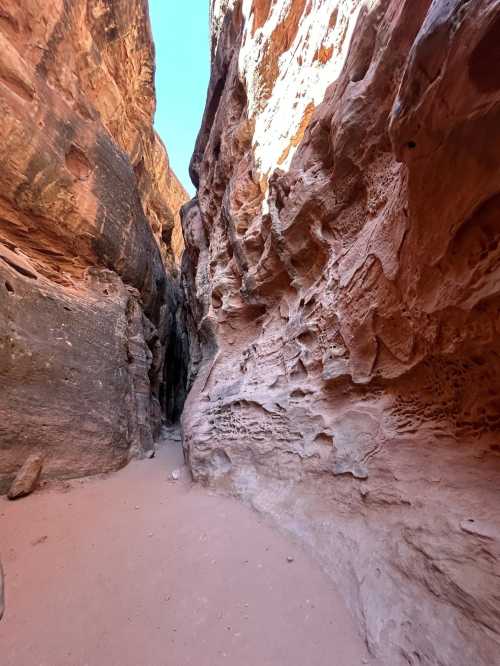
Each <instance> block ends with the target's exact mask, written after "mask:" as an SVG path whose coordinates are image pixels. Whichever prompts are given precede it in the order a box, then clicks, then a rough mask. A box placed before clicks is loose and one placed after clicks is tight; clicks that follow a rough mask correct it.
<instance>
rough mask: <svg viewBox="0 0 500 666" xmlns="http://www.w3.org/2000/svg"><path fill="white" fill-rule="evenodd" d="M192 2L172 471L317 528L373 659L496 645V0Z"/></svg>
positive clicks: (448, 655) (499, 290)
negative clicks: (197, 102) (201, 49)
mask: <svg viewBox="0 0 500 666" xmlns="http://www.w3.org/2000/svg"><path fill="white" fill-rule="evenodd" d="M212 22H213V30H212V32H213V45H212V76H211V81H210V87H209V91H208V98H207V106H206V111H205V117H204V121H203V126H202V129H201V131H200V134H199V137H198V141H197V145H196V149H195V153H194V156H193V161H192V168H191V171H192V178H193V181H194V183H195V185H196V186H197V190H198V191H197V197H196V198H195V199H194V200H193V201H192V202H191V203H190V204H189V205H188V206H186V207H185V208H184V219H183V224H184V231H185V239H186V245H187V249H186V252H185V255H184V263H183V280H184V287H185V293H186V296H187V298H188V301H189V312H188V314H187V318H188V323H189V329H190V343H191V381H192V382H194V385H193V389H192V391H191V394H190V396H189V398H188V402H187V407H186V409H185V414H184V417H183V424H184V437H185V447H186V451H187V453H188V455H189V459H190V462H191V466H192V469H193V473H194V475H195V477H196V478H198V479H200V480H203V481H205V482H207V483H213V484H218V485H219V486H220V487H222V488H226V489H228V490H229V491H232V492H237V493H239V494H240V495H241V496H243V497H246V498H247V499H249V500H250V501H252V502H253V503H254V505H255V506H257V507H258V508H259V509H261V510H263V511H266V512H268V513H270V514H271V515H273V516H274V517H275V518H276V519H277V520H279V521H280V523H281V524H282V525H285V526H286V527H287V528H289V529H290V530H292V531H295V532H296V533H297V534H299V535H300V536H301V537H302V538H303V539H304V540H305V541H306V542H307V543H308V544H309V545H310V546H311V547H312V548H314V550H315V551H316V553H317V554H318V556H319V557H320V558H321V559H322V561H323V562H324V565H325V567H327V569H328V570H329V571H330V572H331V574H332V575H333V576H334V577H335V579H336V580H337V581H338V583H339V585H340V586H341V589H342V591H343V593H344V595H345V597H346V599H347V600H348V602H349V603H350V606H351V608H352V610H353V612H354V613H355V615H356V617H357V618H358V620H359V623H360V626H361V627H362V630H363V632H364V634H365V636H366V640H367V643H368V645H369V647H370V649H371V650H372V652H373V653H374V654H376V655H378V656H379V657H380V659H381V663H384V664H391V665H399V664H413V665H416V664H419V665H421V664H426V665H433V666H436V665H441V666H449V665H451V664H453V665H454V666H470V665H471V664H478V665H479V664H481V665H483V666H490V665H491V664H499V663H500V661H499V654H500V587H499V580H500V509H499V506H500V504H499V487H500V486H499V483H500V432H499V430H500V382H499V374H500V343H499V340H500V337H499V334H500V315H499V312H500V307H499V306H500V242H499V241H500V182H499V176H498V174H499V170H500V122H499V121H500V75H499V71H500V70H499V67H498V64H499V50H498V45H499V44H500V2H499V1H498V0H476V1H475V2H464V1H463V0H434V2H431V0H363V1H362V0H274V1H271V0H253V1H252V0H243V2H240V1H238V0H236V1H234V0H214V2H213V3H212Z"/></svg>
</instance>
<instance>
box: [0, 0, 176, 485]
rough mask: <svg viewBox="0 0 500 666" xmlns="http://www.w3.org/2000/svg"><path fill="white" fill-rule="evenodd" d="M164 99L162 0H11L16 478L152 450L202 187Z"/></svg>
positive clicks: (0, 329)
mask: <svg viewBox="0 0 500 666" xmlns="http://www.w3.org/2000/svg"><path fill="white" fill-rule="evenodd" d="M154 111H155V91H154V47H153V43H152V36H151V30H150V24H149V16H148V7H147V1H146V0H106V1H105V2H103V1H102V0H71V1H70V0H51V2H46V0H24V1H23V2H19V1H18V0H2V6H1V7H0V112H1V118H0V159H1V162H2V168H1V170H0V383H1V391H0V491H5V489H6V487H7V485H8V483H9V482H10V480H11V479H12V476H13V475H14V474H15V472H16V471H17V469H18V468H19V466H20V465H21V464H22V463H23V462H24V460H25V459H26V458H27V456H28V455H29V454H30V453H32V452H34V451H36V452H41V453H42V454H43V456H44V475H45V476H46V477H52V476H58V477H68V476H76V475H82V474H88V473H92V472H102V471H105V470H109V469H114V468H117V467H119V466H121V465H123V464H125V463H126V462H127V460H128V459H129V458H130V456H132V455H145V454H151V451H152V449H153V446H154V440H155V437H156V436H157V434H158V430H159V427H160V418H161V409H162V405H163V406H165V403H166V401H167V398H166V395H167V393H168V392H169V390H170V388H169V387H168V386H167V384H168V381H169V373H170V371H171V368H169V367H166V368H164V367H163V361H164V357H165V349H166V347H167V346H168V344H169V340H170V337H171V334H172V331H173V330H174V329H175V320H176V318H177V310H178V305H179V300H180V290H179V288H178V285H177V284H176V282H175V273H176V272H177V268H176V265H175V255H177V256H179V254H180V252H181V251H182V236H181V235H180V233H179V224H180V222H179V216H178V209H179V206H180V204H181V203H183V202H184V201H185V200H186V198H187V195H186V193H185V192H184V190H183V188H182V186H181V185H180V184H179V182H178V180H177V179H176V177H175V175H174V174H173V173H172V171H171V169H170V167H169V164H168V158H167V154H166V151H165V148H164V146H163V144H162V143H161V141H160V139H159V137H158V136H157V135H156V133H155V132H154V130H153V126H152V123H153V114H154ZM179 236H180V237H179Z"/></svg>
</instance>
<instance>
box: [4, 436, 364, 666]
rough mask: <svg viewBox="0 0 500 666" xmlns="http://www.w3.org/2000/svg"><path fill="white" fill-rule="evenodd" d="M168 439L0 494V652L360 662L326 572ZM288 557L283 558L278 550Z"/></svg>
mask: <svg viewBox="0 0 500 666" xmlns="http://www.w3.org/2000/svg"><path fill="white" fill-rule="evenodd" d="M181 466H182V454H181V453H180V449H179V446H178V444H175V443H174V442H173V441H169V442H168V443H165V444H164V445H163V446H162V447H161V448H160V450H159V452H158V454H157V456H156V458H155V459H154V460H147V461H141V462H134V463H132V464H130V465H129V466H128V467H127V468H126V469H123V470H122V471H120V472H118V473H116V474H113V475H111V476H109V477H107V478H106V479H103V478H94V479H85V480H84V481H76V482H72V483H71V486H70V488H69V490H68V491H67V492H64V491H62V490H61V488H52V489H51V488H48V489H45V490H43V491H40V492H37V493H35V494H34V495H32V496H30V497H27V498H25V499H23V500H19V501H17V502H13V503H11V502H8V501H7V500H5V499H1V500H0V520H1V541H0V551H1V556H2V559H3V563H4V569H5V573H6V612H5V616H4V619H3V620H2V622H0V655H1V657H0V661H1V663H2V666H183V665H185V664H196V666H223V665H224V664H228V665H231V666H285V665H286V666H362V664H365V663H366V664H368V663H371V661H370V660H369V659H368V656H367V653H366V650H365V646H364V644H363V642H362V640H361V639H360V637H359V636H358V634H357V632H356V629H355V627H354V624H353V621H352V618H351V617H350V615H349V613H348V611H347V609H346V608H345V606H344V604H343V602H342V600H341V599H340V598H339V595H338V593H337V592H336V590H335V587H334V586H333V584H332V582H331V581H330V580H329V579H328V578H327V577H326V576H325V575H324V574H323V573H322V571H321V570H320V568H319V566H318V565H317V563H315V562H314V561H313V560H312V559H311V558H310V557H309V556H308V555H307V554H305V553H304V552H303V551H302V550H301V548H300V547H299V546H298V545H297V544H295V543H293V542H292V541H289V540H288V539H287V538H286V537H284V536H283V535H281V534H279V533H277V532H276V531H274V530H273V529H272V528H271V527H270V526H268V525H267V524H266V523H265V522H263V521H262V520H260V519H259V517H258V516H257V515H256V514H255V513H254V512H252V511H251V510H250V509H248V508H246V507H245V506H243V505H242V504H240V503H239V502H237V501H236V500H233V499H229V498H224V497H220V496H216V495H214V494H211V493H209V492H208V491H207V490H205V489H203V488H200V487H198V486H195V485H193V484H191V483H190V481H189V480H188V474H187V471H186V470H185V469H184V470H183V471H182V474H181V479H180V480H179V481H176V482H174V481H172V480H171V479H170V476H171V472H172V470H174V469H177V468H179V467H181ZM291 558H293V561H291V562H290V561H288V560H289V559H291Z"/></svg>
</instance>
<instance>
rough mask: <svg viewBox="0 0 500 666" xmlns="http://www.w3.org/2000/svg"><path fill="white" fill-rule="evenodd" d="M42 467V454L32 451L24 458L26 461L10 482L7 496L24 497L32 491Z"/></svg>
mask: <svg viewBox="0 0 500 666" xmlns="http://www.w3.org/2000/svg"><path fill="white" fill-rule="evenodd" d="M42 467H43V456H42V455H41V454H39V453H33V454H32V455H31V456H29V457H28V458H27V459H26V462H25V463H24V465H23V466H22V467H21V469H20V470H19V471H18V473H17V474H16V478H15V479H14V481H13V482H12V485H11V487H10V488H9V492H8V493H7V497H8V498H9V499H11V500H13V499H18V498H19V497H25V496H26V495H29V494H30V493H32V492H33V491H34V490H35V488H36V486H37V484H38V481H39V480H40V475H41V473H42Z"/></svg>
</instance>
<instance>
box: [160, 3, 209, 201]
mask: <svg viewBox="0 0 500 666" xmlns="http://www.w3.org/2000/svg"><path fill="white" fill-rule="evenodd" d="M208 6H209V0H180V2H179V1H178V0H149V13H150V15H151V23H152V26H153V35H154V40H155V45H156V96H157V110H156V119H155V126H156V129H157V131H158V132H159V134H160V136H161V138H162V139H163V141H164V142H165V145H166V146H167V150H168V154H169V157H170V164H171V166H172V167H173V169H174V171H175V173H176V174H177V177H178V178H179V180H180V181H181V183H182V184H183V185H184V187H185V188H186V189H187V190H188V191H189V192H190V193H194V188H193V186H192V184H191V180H190V178H189V173H188V167H189V160H190V159H191V154H192V152H193V148H194V143H195V141H196V136H197V134H198V130H199V129H200V125H201V118H202V115H203V110H204V108H205V98H206V93H207V85H208V77H209V69H210V51H209V46H208Z"/></svg>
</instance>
